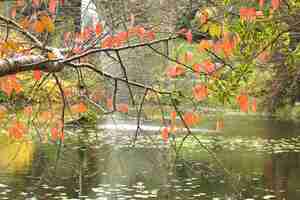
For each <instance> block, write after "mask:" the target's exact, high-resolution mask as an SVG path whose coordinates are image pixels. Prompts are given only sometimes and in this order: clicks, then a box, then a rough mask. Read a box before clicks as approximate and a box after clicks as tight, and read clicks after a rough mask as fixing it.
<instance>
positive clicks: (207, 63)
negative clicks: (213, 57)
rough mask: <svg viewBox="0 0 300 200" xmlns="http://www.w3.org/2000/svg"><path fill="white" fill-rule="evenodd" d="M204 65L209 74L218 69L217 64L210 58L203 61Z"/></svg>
mask: <svg viewBox="0 0 300 200" xmlns="http://www.w3.org/2000/svg"><path fill="white" fill-rule="evenodd" d="M202 65H203V67H204V70H205V72H206V73H207V74H212V73H213V72H214V71H215V69H216V68H215V64H214V63H212V62H211V61H210V60H205V61H203V63H202Z"/></svg>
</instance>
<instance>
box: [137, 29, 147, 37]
mask: <svg viewBox="0 0 300 200" xmlns="http://www.w3.org/2000/svg"><path fill="white" fill-rule="evenodd" d="M137 35H138V36H139V38H140V40H141V41H143V40H144V38H145V35H146V30H145V28H144V27H142V26H141V27H138V28H137Z"/></svg>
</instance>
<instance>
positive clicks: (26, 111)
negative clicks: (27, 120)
mask: <svg viewBox="0 0 300 200" xmlns="http://www.w3.org/2000/svg"><path fill="white" fill-rule="evenodd" d="M32 112H33V109H32V106H27V107H25V108H24V113H25V114H26V115H27V116H31V115H32Z"/></svg>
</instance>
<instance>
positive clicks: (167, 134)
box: [161, 127, 169, 142]
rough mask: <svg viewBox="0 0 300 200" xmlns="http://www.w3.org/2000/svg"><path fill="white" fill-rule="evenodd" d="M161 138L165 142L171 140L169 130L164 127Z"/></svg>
mask: <svg viewBox="0 0 300 200" xmlns="http://www.w3.org/2000/svg"><path fill="white" fill-rule="evenodd" d="M161 137H162V139H163V140H164V142H167V141H168V139H169V128H168V127H164V128H163V129H162V131H161Z"/></svg>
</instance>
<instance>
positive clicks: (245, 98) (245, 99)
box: [237, 94, 248, 112]
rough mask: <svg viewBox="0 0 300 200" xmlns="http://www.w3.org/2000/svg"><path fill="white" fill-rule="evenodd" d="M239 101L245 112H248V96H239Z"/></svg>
mask: <svg viewBox="0 0 300 200" xmlns="http://www.w3.org/2000/svg"><path fill="white" fill-rule="evenodd" d="M237 102H238V104H239V106H240V110H241V111H243V112H248V96H247V95H245V94H241V95H239V96H237Z"/></svg>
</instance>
